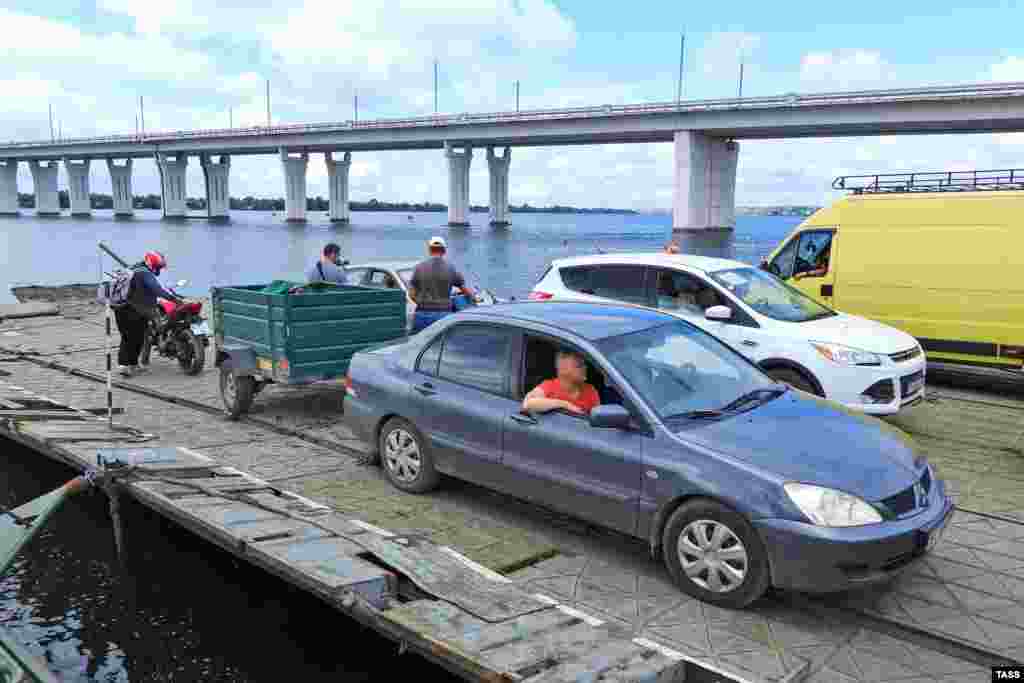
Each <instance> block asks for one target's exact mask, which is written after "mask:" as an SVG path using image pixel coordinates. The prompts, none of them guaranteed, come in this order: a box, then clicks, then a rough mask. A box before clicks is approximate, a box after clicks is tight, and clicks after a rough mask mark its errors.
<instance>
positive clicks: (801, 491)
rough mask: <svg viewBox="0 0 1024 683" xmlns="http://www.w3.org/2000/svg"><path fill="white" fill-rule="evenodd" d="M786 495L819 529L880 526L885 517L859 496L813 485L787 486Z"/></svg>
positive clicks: (795, 484) (794, 484)
mask: <svg viewBox="0 0 1024 683" xmlns="http://www.w3.org/2000/svg"><path fill="white" fill-rule="evenodd" d="M782 488H783V489H785V491H786V495H788V496H789V499H790V500H791V501H793V504H794V505H796V506H797V508H799V509H800V512H802V513H804V514H805V515H807V518H808V519H809V520H811V521H812V522H814V523H815V524H817V525H818V526H829V527H846V526H864V525H866V524H877V523H878V522H881V521H882V515H881V514H880V513H879V512H878V510H876V509H875V508H873V507H871V506H870V505H868V504H867V503H865V502H864V501H863V500H861V499H860V498H858V497H857V496H851V495H850V494H849V493H844V492H842V491H836V490H835V489H828V488H824V487H821V486H814V485H812V484H801V483H799V482H789V483H787V484H784V485H783V487H782Z"/></svg>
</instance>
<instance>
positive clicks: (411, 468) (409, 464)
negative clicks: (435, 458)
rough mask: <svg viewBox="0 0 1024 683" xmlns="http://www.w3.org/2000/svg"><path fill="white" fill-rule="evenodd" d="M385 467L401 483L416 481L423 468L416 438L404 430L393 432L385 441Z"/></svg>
mask: <svg viewBox="0 0 1024 683" xmlns="http://www.w3.org/2000/svg"><path fill="white" fill-rule="evenodd" d="M384 466H385V467H387V468H388V471H389V472H391V474H392V476H394V477H395V479H398V480H399V481H402V482H405V483H412V482H414V481H416V479H417V478H419V476H420V469H421V466H422V460H421V458H420V447H419V444H418V443H417V442H416V438H415V437H414V436H413V435H412V434H410V433H409V432H407V431H406V430H404V429H394V430H392V431H391V432H390V433H389V434H388V435H387V438H386V439H385V440H384Z"/></svg>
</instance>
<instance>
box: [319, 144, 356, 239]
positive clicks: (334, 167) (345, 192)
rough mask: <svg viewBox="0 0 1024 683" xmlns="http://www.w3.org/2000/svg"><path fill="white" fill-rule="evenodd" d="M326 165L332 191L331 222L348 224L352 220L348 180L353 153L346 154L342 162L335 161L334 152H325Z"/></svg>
mask: <svg viewBox="0 0 1024 683" xmlns="http://www.w3.org/2000/svg"><path fill="white" fill-rule="evenodd" d="M324 163H325V164H326V165H327V182H328V185H329V189H330V205H329V210H330V211H329V216H330V219H331V222H332V223H348V222H349V221H350V220H351V218H352V214H351V210H350V208H349V180H348V178H349V169H350V168H351V167H352V152H345V154H344V156H343V157H342V158H341V160H340V161H338V160H336V159H334V155H333V153H332V152H324Z"/></svg>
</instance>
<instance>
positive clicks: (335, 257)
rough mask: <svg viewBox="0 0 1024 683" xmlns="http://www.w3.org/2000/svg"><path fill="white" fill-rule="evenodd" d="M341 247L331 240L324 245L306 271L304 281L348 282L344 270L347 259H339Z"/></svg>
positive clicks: (340, 283) (336, 283)
mask: <svg viewBox="0 0 1024 683" xmlns="http://www.w3.org/2000/svg"><path fill="white" fill-rule="evenodd" d="M340 259H341V247H339V246H338V245H337V244H335V243H334V242H331V243H330V244H328V245H327V246H325V247H324V250H323V253H322V254H321V256H320V258H319V260H317V262H316V263H314V264H313V266H312V267H311V268H310V269H309V270H307V271H306V282H329V283H331V284H335V285H344V284H348V273H346V272H345V264H346V263H347V261H344V262H343V261H341V260H340Z"/></svg>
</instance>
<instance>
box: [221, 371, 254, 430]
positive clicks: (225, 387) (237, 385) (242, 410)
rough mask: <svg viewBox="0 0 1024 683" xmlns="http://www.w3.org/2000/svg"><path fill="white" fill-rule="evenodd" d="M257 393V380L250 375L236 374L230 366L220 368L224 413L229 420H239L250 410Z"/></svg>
mask: <svg viewBox="0 0 1024 683" xmlns="http://www.w3.org/2000/svg"><path fill="white" fill-rule="evenodd" d="M255 395H256V382H255V380H253V378H252V377H250V376H248V375H236V374H234V373H233V372H232V371H231V370H230V369H228V368H221V370H220V398H221V401H222V402H223V403H224V414H225V415H226V416H227V418H228V419H229V420H237V419H238V418H240V417H241V416H242V415H245V414H246V413H248V412H249V408H251V407H252V399H253V397H254V396H255Z"/></svg>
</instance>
